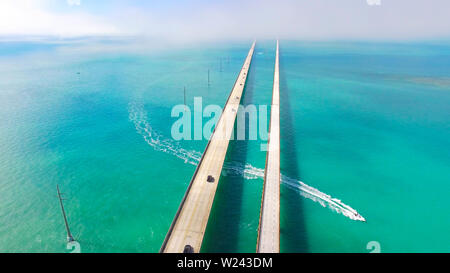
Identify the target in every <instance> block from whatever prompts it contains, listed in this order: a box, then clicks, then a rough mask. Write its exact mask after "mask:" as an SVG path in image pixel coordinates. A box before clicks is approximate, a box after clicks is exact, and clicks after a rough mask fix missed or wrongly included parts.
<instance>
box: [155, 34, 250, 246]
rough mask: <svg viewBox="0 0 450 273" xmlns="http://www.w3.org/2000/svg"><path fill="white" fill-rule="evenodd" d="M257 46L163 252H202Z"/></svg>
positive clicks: (238, 79) (242, 73) (229, 99)
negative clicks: (204, 237)
mask: <svg viewBox="0 0 450 273" xmlns="http://www.w3.org/2000/svg"><path fill="white" fill-rule="evenodd" d="M254 49H255V42H253V44H252V47H251V48H250V51H249V52H248V56H247V58H246V59H245V62H244V64H243V66H242V69H241V71H240V73H239V75H238V77H237V79H236V82H235V84H234V86H233V89H232V91H231V93H230V96H229V97H228V100H227V102H226V104H225V107H224V110H223V112H222V115H221V116H220V118H219V121H218V122H217V125H216V127H215V130H214V132H213V135H212V136H211V139H210V140H209V142H208V145H207V146H206V149H205V151H204V153H203V155H202V158H201V159H200V162H199V164H198V166H197V169H196V170H195V173H194V175H193V177H192V180H191V182H190V184H189V186H188V189H187V191H186V193H185V195H184V197H183V200H182V201H181V204H180V207H179V209H178V211H177V213H176V215H175V218H174V220H173V222H172V225H171V226H170V228H169V231H168V233H167V235H166V238H165V240H164V242H163V244H162V246H161V249H160V252H164V253H182V252H196V253H197V252H200V249H201V246H202V241H203V236H204V234H205V229H206V225H207V223H208V218H209V214H210V211H211V207H212V204H213V201H214V195H215V193H216V189H217V185H218V183H219V178H220V173H221V172H222V166H223V163H224V160H225V155H226V153H227V149H228V143H229V140H230V137H231V134H232V133H233V127H234V122H235V119H236V114H237V111H238V106H239V103H240V101H241V97H242V93H243V91H244V87H245V82H246V79H247V75H248V71H249V68H250V63H251V61H252V56H253V51H254ZM212 180H213V181H212ZM208 181H211V182H208ZM187 246H189V247H187Z"/></svg>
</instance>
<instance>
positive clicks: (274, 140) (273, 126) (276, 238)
mask: <svg viewBox="0 0 450 273" xmlns="http://www.w3.org/2000/svg"><path fill="white" fill-rule="evenodd" d="M268 142H269V143H268V145H267V146H268V149H267V157H266V168H265V172H264V188H263V196H262V203H261V212H260V213H261V214H260V219H259V229H258V242H257V247H256V250H257V252H258V253H278V252H280V71H279V43H278V41H277V51H276V57H275V72H274V79H273V94H272V106H271V112H270V127H269V141H268Z"/></svg>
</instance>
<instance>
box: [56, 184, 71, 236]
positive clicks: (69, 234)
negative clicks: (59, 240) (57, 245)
mask: <svg viewBox="0 0 450 273" xmlns="http://www.w3.org/2000/svg"><path fill="white" fill-rule="evenodd" d="M56 190H57V191H58V198H59V203H60V204H61V210H62V213H63V216H64V223H65V224H66V229H67V241H69V242H72V241H75V240H74V239H73V237H72V234H71V233H70V228H69V223H68V222H67V216H66V212H65V211H64V205H63V202H62V198H61V192H60V191H59V186H58V185H56Z"/></svg>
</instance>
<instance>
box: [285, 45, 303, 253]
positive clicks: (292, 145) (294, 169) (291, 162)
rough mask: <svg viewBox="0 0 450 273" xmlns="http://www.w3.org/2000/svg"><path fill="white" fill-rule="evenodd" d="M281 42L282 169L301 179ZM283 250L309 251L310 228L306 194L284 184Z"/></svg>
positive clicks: (290, 91)
mask: <svg viewBox="0 0 450 273" xmlns="http://www.w3.org/2000/svg"><path fill="white" fill-rule="evenodd" d="M282 52H283V51H282V49H281V45H280V137H281V144H280V145H281V155H280V161H281V162H280V164H281V173H282V174H285V175H288V176H290V177H292V178H295V179H300V170H299V162H298V157H297V148H296V136H295V129H294V117H293V115H294V113H293V112H292V108H291V103H292V101H291V99H290V94H292V92H293V91H295V90H290V89H289V86H288V84H287V80H286V74H285V70H284V68H283V53H282ZM280 195H281V196H280V198H281V200H280V251H281V252H308V241H307V232H306V226H305V217H304V210H303V205H302V204H303V198H302V197H301V196H300V194H299V193H298V192H297V191H294V190H292V189H289V188H287V187H285V186H283V185H281V193H280Z"/></svg>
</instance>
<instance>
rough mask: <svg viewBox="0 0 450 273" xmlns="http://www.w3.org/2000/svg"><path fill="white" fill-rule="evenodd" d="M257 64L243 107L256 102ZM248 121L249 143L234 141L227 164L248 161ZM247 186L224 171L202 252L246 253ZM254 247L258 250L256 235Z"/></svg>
mask: <svg viewBox="0 0 450 273" xmlns="http://www.w3.org/2000/svg"><path fill="white" fill-rule="evenodd" d="M256 62H257V60H256V58H254V59H253V60H252V64H251V66H250V71H249V73H248V77H247V82H246V85H245V88H244V91H243V95H242V99H241V104H242V105H243V106H246V105H248V104H252V103H253V102H252V100H253V93H254V82H255V72H254V68H255V66H256ZM248 119H249V117H248V115H246V117H245V124H246V125H245V131H246V132H245V133H246V138H245V139H246V140H231V141H230V144H229V147H228V152H227V155H226V158H225V162H231V161H234V162H240V163H243V164H245V163H246V162H247V153H248V148H249V144H250V143H249V141H248V140H247V139H248V134H249V127H248V124H249V121H248ZM234 136H235V139H236V122H235V124H234ZM224 174H225V175H224ZM244 183H246V181H245V179H244V177H243V176H242V175H240V176H236V175H232V176H228V175H226V171H224V169H223V170H222V175H221V177H220V182H219V185H218V187H217V192H216V196H215V198H214V203H213V207H212V209H211V214H210V217H209V220H208V225H207V228H206V232H205V237H204V241H203V244H202V249H201V252H206V253H217V252H223V253H236V252H243V251H242V250H241V249H240V246H239V245H240V244H239V240H240V237H239V233H240V230H239V229H240V225H241V214H242V200H243V191H244ZM259 205H260V204H259V203H258V204H255V206H259ZM254 248H255V249H256V234H255V246H254Z"/></svg>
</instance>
